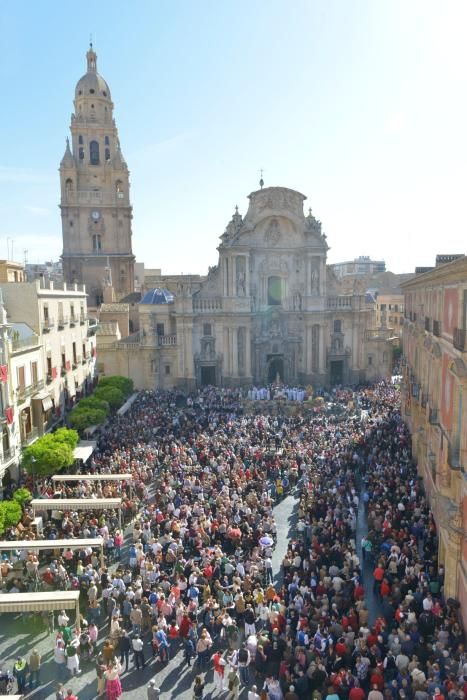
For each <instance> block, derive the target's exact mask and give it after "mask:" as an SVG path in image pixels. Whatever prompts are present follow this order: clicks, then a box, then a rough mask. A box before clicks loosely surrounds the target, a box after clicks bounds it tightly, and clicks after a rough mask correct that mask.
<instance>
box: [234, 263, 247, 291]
mask: <svg viewBox="0 0 467 700" xmlns="http://www.w3.org/2000/svg"><path fill="white" fill-rule="evenodd" d="M236 267H237V296H239V297H244V296H246V272H245V258H243V257H238V258H237V261H236Z"/></svg>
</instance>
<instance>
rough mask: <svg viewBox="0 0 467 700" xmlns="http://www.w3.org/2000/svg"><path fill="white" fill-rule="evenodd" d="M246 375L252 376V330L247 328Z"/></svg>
mask: <svg viewBox="0 0 467 700" xmlns="http://www.w3.org/2000/svg"><path fill="white" fill-rule="evenodd" d="M245 374H246V376H247V377H251V376H252V374H253V373H252V371H251V329H250V328H249V327H248V326H247V327H246V331H245Z"/></svg>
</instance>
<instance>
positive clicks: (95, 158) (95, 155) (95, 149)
mask: <svg viewBox="0 0 467 700" xmlns="http://www.w3.org/2000/svg"><path fill="white" fill-rule="evenodd" d="M89 160H90V162H91V165H99V143H98V141H91V143H90V144H89Z"/></svg>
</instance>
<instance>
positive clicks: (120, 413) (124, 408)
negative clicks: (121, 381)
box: [117, 391, 139, 416]
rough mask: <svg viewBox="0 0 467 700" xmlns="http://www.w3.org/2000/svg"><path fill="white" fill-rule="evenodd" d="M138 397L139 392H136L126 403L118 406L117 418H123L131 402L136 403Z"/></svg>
mask: <svg viewBox="0 0 467 700" xmlns="http://www.w3.org/2000/svg"><path fill="white" fill-rule="evenodd" d="M138 396H139V391H138V392H136V394H133V395H132V396H130V398H129V399H128V400H127V401H125V403H124V404H123V406H120V408H119V409H118V411H117V415H118V416H124V415H125V413H126V412H127V411H128V409H129V408H130V406H131V404H132V403H133V401H136V399H137V398H138Z"/></svg>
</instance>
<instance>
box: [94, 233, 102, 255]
mask: <svg viewBox="0 0 467 700" xmlns="http://www.w3.org/2000/svg"><path fill="white" fill-rule="evenodd" d="M92 249H93V251H94V252H95V253H98V252H99V251H101V250H102V238H101V236H100V235H99V234H98V233H95V234H94V235H93V237H92Z"/></svg>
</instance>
